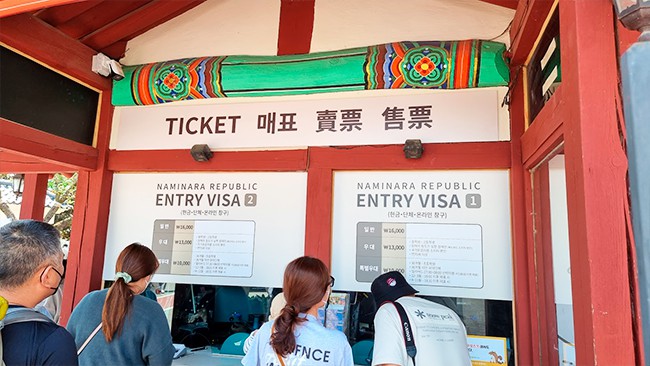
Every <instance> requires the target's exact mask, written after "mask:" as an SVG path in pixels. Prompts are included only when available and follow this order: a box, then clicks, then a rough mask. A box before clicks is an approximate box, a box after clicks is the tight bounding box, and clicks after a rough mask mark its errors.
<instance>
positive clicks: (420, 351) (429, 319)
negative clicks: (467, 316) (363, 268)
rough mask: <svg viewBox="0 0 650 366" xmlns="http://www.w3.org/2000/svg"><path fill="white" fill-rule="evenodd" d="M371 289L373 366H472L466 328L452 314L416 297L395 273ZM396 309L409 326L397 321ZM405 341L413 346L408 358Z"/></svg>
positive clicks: (407, 284) (414, 291)
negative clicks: (373, 305)
mask: <svg viewBox="0 0 650 366" xmlns="http://www.w3.org/2000/svg"><path fill="white" fill-rule="evenodd" d="M370 289H371V292H372V295H373V297H374V298H375V302H376V303H377V314H376V315H375V345H374V350H373V357H372V364H373V366H376V365H380V366H393V365H399V366H416V365H417V366H442V365H444V366H456V365H458V366H470V365H471V362H470V359H469V351H468V349H467V332H466V331H465V325H464V324H463V322H462V321H461V320H460V318H459V317H458V315H457V314H456V313H455V312H454V311H453V310H451V309H449V308H447V307H445V306H443V305H440V304H437V303H435V302H432V301H428V300H425V299H422V298H419V297H415V294H416V293H417V292H418V291H417V290H416V289H414V288H413V287H412V286H411V285H410V284H409V283H408V282H407V281H406V279H405V278H404V276H402V274H401V273H400V272H397V271H392V272H387V273H384V274H382V275H380V276H379V277H377V278H375V280H374V281H373V282H372V285H371V287H370ZM396 303H397V304H396ZM399 305H401V306H402V307H403V309H404V316H406V317H407V319H408V323H409V324H406V325H404V324H403V323H406V321H404V322H403V321H402V320H400V314H399V312H398V309H397V306H399ZM405 334H406V336H405ZM407 338H411V339H412V340H413V343H415V347H412V344H410V346H411V347H410V351H411V352H410V355H409V352H407V343H408V342H406V339H407Z"/></svg>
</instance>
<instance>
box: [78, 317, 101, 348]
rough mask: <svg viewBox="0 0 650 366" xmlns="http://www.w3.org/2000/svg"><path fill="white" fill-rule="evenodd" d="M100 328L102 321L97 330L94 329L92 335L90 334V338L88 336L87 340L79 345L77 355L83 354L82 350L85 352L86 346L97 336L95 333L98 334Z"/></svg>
mask: <svg viewBox="0 0 650 366" xmlns="http://www.w3.org/2000/svg"><path fill="white" fill-rule="evenodd" d="M100 329H102V323H101V322H100V323H99V325H98V326H97V328H95V330H93V332H92V333H90V335H89V336H88V338H86V340H85V341H84V343H83V344H82V345H81V347H79V349H78V350H77V356H79V355H80V354H81V352H83V350H84V349H85V348H86V346H87V345H88V343H90V341H91V340H92V339H93V337H95V334H97V332H99V330H100Z"/></svg>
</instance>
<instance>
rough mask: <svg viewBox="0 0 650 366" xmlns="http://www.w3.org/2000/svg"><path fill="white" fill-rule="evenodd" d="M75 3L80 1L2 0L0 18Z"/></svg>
mask: <svg viewBox="0 0 650 366" xmlns="http://www.w3.org/2000/svg"><path fill="white" fill-rule="evenodd" d="M77 1H80V0H3V1H2V2H0V18H2V17H8V16H11V15H15V14H20V13H25V12H30V11H35V10H38V9H43V8H47V7H51V6H58V5H64V4H70V3H74V2H77Z"/></svg>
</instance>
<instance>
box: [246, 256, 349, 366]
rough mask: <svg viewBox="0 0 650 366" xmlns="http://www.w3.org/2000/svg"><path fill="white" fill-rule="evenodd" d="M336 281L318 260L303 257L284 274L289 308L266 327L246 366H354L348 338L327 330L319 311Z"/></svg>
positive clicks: (338, 332) (248, 357)
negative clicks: (320, 319)
mask: <svg viewBox="0 0 650 366" xmlns="http://www.w3.org/2000/svg"><path fill="white" fill-rule="evenodd" d="M332 285H334V278H333V277H331V276H330V275H329V271H328V269H327V267H326V266H325V264H324V263H323V262H322V261H320V260H319V259H317V258H312V257H300V258H297V259H294V260H293V261H292V262H291V263H289V264H288V265H287V267H286V269H285V271H284V281H283V285H282V292H283V294H284V298H285V300H286V305H285V306H284V308H283V309H282V311H281V312H280V315H279V316H278V317H277V318H276V319H275V320H274V321H273V322H267V323H265V324H264V325H263V326H262V327H261V328H260V330H259V332H258V334H257V336H256V337H255V338H254V339H253V344H252V345H251V348H250V350H249V351H248V353H247V354H246V356H245V357H244V359H243V360H242V365H244V366H258V365H259V366H261V365H264V366H268V365H274V366H278V365H282V366H297V365H300V366H309V365H337V366H338V365H344V366H352V365H353V364H354V363H353V360H352V349H351V348H350V344H349V343H348V340H347V338H346V337H345V334H343V333H342V332H340V331H338V330H333V329H327V328H325V327H323V325H322V323H321V322H320V321H319V320H318V309H319V308H323V307H325V304H327V301H328V299H329V294H330V291H331V287H332Z"/></svg>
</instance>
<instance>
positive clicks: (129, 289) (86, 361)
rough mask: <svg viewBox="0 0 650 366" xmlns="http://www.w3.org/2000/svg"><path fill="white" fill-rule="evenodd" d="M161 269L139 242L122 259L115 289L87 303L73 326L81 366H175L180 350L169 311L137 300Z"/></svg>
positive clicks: (93, 294)
mask: <svg viewBox="0 0 650 366" xmlns="http://www.w3.org/2000/svg"><path fill="white" fill-rule="evenodd" d="M157 269H158V259H157V258H156V256H155V254H154V253H153V252H152V251H151V249H149V248H147V247H146V246H144V245H141V244H139V243H133V244H131V245H129V246H127V247H126V248H124V250H122V252H121V253H120V255H119V256H118V258H117V263H116V264H115V272H116V274H115V282H114V283H113V285H112V286H111V287H110V288H109V289H104V290H100V291H93V292H91V293H89V294H88V295H86V296H85V297H84V298H83V299H82V300H81V302H80V303H79V305H77V307H76V308H75V309H74V311H73V312H72V315H71V316H70V320H69V322H68V330H69V331H70V333H72V336H73V337H74V339H75V343H76V344H77V348H78V349H79V351H78V352H80V354H79V364H80V365H96V364H100V365H171V363H172V358H173V356H174V346H173V344H172V337H171V333H170V331H169V326H168V325H167V318H166V317H165V313H164V312H163V310H162V308H161V307H160V305H159V304H158V303H157V302H155V301H153V300H151V299H148V298H146V297H144V296H137V295H139V294H141V293H142V292H143V291H144V290H145V289H146V288H147V286H148V285H149V282H150V281H151V277H152V276H153V274H154V272H156V270H157ZM100 329H101V332H102V334H97V333H99V330H100ZM84 344H85V348H84Z"/></svg>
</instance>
